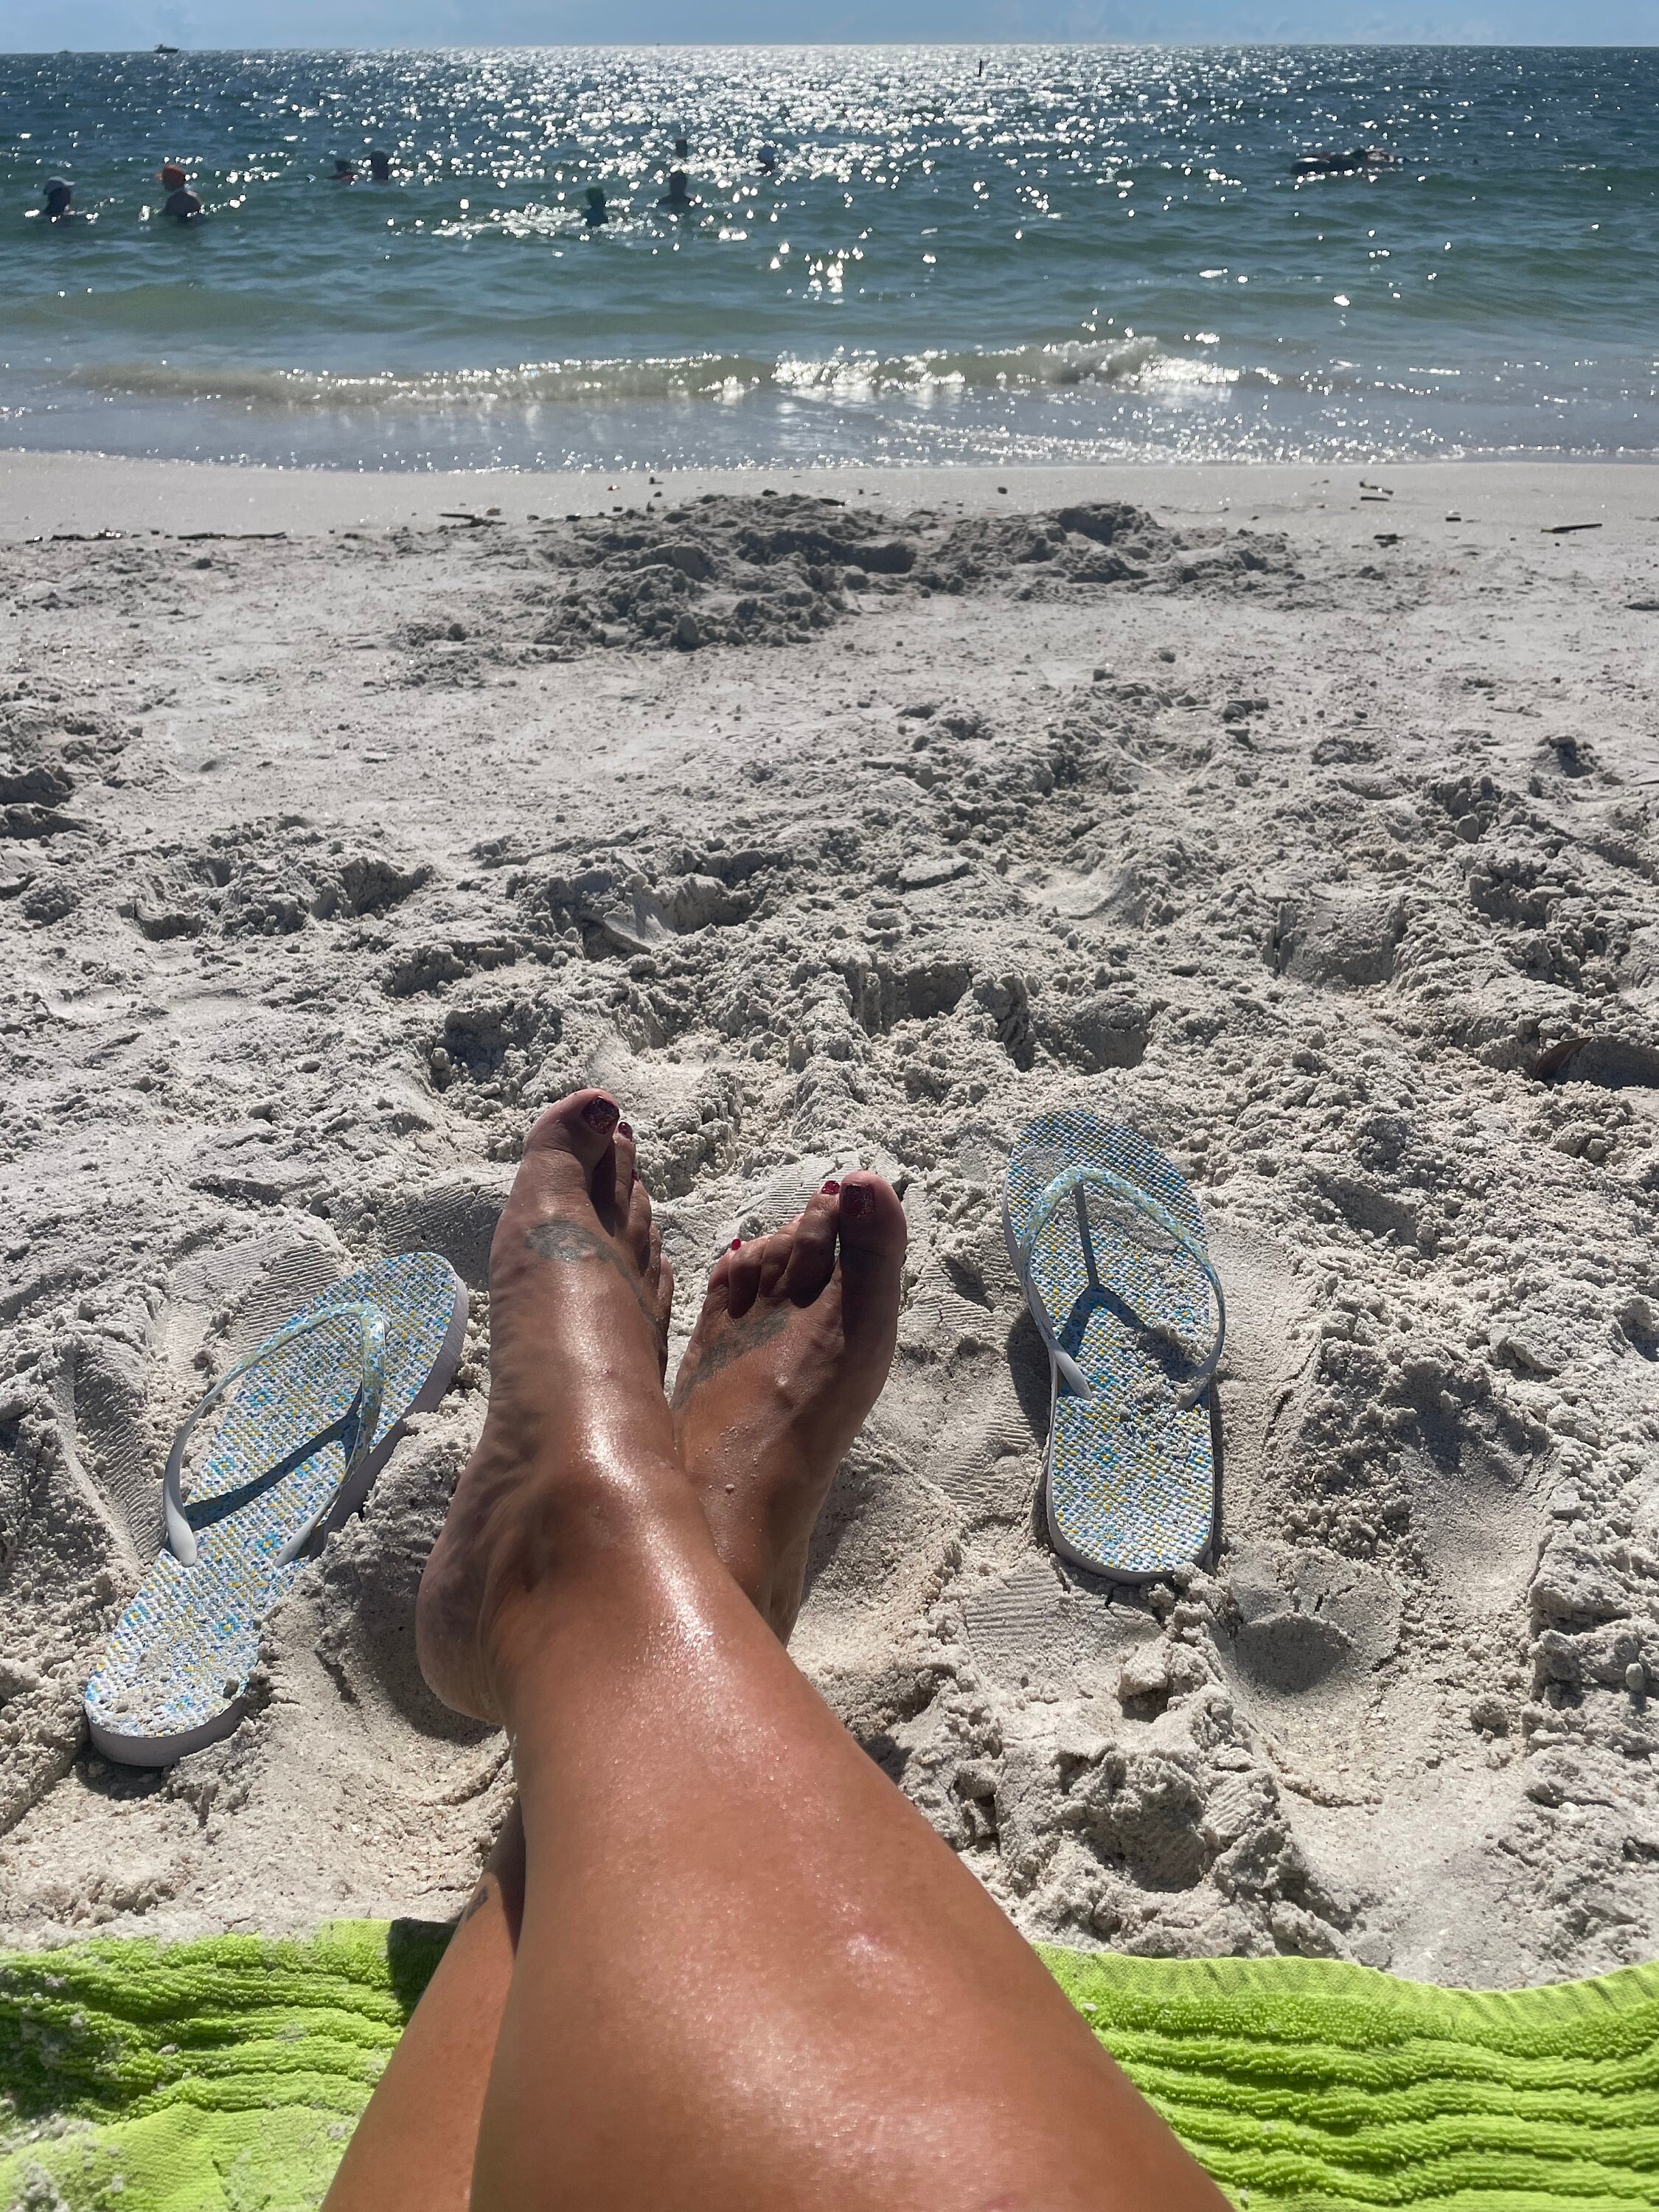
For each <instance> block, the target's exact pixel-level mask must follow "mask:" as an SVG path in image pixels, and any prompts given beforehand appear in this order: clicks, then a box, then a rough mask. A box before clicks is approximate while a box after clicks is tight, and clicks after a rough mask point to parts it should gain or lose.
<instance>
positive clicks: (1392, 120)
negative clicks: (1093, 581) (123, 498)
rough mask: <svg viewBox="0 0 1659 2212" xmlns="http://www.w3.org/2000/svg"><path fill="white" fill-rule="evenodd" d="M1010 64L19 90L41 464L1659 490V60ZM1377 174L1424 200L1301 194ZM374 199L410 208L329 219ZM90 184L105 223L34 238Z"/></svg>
mask: <svg viewBox="0 0 1659 2212" xmlns="http://www.w3.org/2000/svg"><path fill="white" fill-rule="evenodd" d="M979 58H980V57H979V55H977V54H976V53H975V52H972V51H969V50H968V49H963V48H938V47H908V48H898V47H884V48H867V47H866V48H817V49H806V50H797V51H789V52H784V51H777V52H767V51H762V50H758V49H755V48H733V49H723V50H722V49H714V48H707V47H705V48H696V49H688V50H685V51H683V52H675V51H671V50H669V49H665V48H653V49H650V50H629V51H623V50H590V51H577V50H572V49H542V50H521V49H514V50H511V51H477V52H441V53H376V54H351V53H331V54H324V53H316V54H308V53H216V54H185V55H179V56H176V57H160V56H154V55H84V54H61V55H52V56H16V55H12V56H0V301H3V319H0V441H4V442H9V443H12V444H21V445H30V446H78V447H100V448H103V449H106V450H109V451H118V452H124V453H160V454H188V455H197V456H203V457H213V458H238V457H247V458H253V459H270V460H284V461H310V462H325V463H331V464H336V465H350V466H357V465H363V466H368V465H385V464H392V465H409V466H450V465H476V464H486V463H494V462H501V463H535V462H540V463H586V462H597V463H604V464H608V463H610V462H612V461H617V460H622V459H628V460H630V461H635V462H640V463H659V464H672V463H675V462H692V461H701V462H710V463H716V462H718V463H731V462H742V461H745V460H751V459H752V460H774V461H777V460H784V461H789V462H792V463H800V462H805V461H808V460H857V461H860V462H869V461H872V460H884V459H885V460H904V461H919V460H930V459H931V460H952V459H962V460H996V461H999V462H1018V461H1021V460H1030V461H1038V460H1041V461H1055V460H1085V459H1111V458H1117V457H1124V456H1133V457H1140V458H1154V457H1159V456H1168V457H1171V458H1182V459H1201V458H1212V457H1240V456H1256V457H1262V458H1285V459H1294V458H1307V459H1330V460H1334V459H1350V458H1355V457H1358V458H1361V459H1383V458H1385V457H1388V456H1390V455H1394V456H1406V455H1411V454H1424V455H1440V456H1452V455H1462V454H1503V453H1531V454H1583V455H1598V456H1608V455H1614V456H1617V455H1624V454H1631V455H1641V456H1644V457H1646V456H1649V455H1651V454H1652V453H1654V452H1655V451H1656V449H1659V49H1652V48H1644V49H1630V50H1618V49H1609V48H1571V49H1560V50H1548V49H1542V48H1530V49H1515V50H1504V49H1493V48H1478V49H1477V48H1467V49H1448V48H1444V47H1422V48H1416V49H1411V48H1402V47H1375V48H1364V47H1353V46H1345V47H1331V48H1323V49H1322V48H1305V47H1304V48H1267V47H1245V48H1232V49H1225V48H1219V47H1206V48H1172V49H1168V50H1158V49H1154V48H1148V47H1041V48H1040V47H1018V48H1016V47H1004V48H995V49H988V50H986V52H985V55H984V59H985V62H986V70H985V74H984V76H983V77H982V78H981V77H979V76H977V75H976V64H977V61H978V60H979ZM682 132H683V133H684V135H685V136H686V137H687V138H688V139H689V142H690V156H689V160H688V161H687V163H686V167H688V169H689V171H690V179H691V190H692V192H693V194H694V195H695V197H696V206H695V207H694V208H693V209H692V210H690V213H689V214H684V215H679V216H676V215H673V214H665V213H663V212H661V211H659V210H658V209H657V207H656V205H655V202H656V200H657V198H658V197H659V195H660V194H661V193H662V191H664V190H665V176H666V172H667V170H668V168H669V167H671V143H672V141H673V139H674V138H675V137H676V136H677V135H679V134H680V133H682ZM767 142H770V143H772V144H774V145H775V147H776V149H777V150H778V155H779V169H778V173H777V175H776V176H775V177H767V176H765V175H763V174H762V173H761V172H760V170H759V167H758V166H757V151H758V149H759V148H760V147H761V146H762V145H763V143H767ZM1358 144H1368V145H1372V146H1376V147H1378V148H1381V149H1385V150H1386V151H1387V152H1389V154H1391V155H1395V157H1397V166H1393V167H1387V168H1385V169H1383V170H1380V171H1379V172H1377V173H1373V174H1370V175H1354V176H1346V177H1328V178H1322V179H1317V180H1315V181H1298V180H1297V179H1296V177H1295V175H1294V173H1293V164H1294V162H1295V161H1296V159H1297V156H1299V155H1305V154H1307V153H1309V152H1310V151H1311V150H1312V149H1316V148H1321V147H1325V148H1339V149H1343V148H1348V147H1352V146H1355V145H1358ZM371 147H378V148H380V149H384V150H385V151H386V152H387V153H388V154H390V155H392V161H393V167H394V171H395V180H394V181H393V182H392V183H390V184H386V185H378V184H374V183H371V182H369V181H368V172H367V160H366V156H367V154H368V150H369V149H370V148H371ZM340 156H344V157H346V158H348V159H350V160H353V161H356V162H357V163H358V164H359V165H360V166H361V168H362V176H363V179H364V180H363V181H361V182H359V183H357V184H355V185H334V184H332V183H330V182H328V181H327V179H328V177H329V175H330V173H331V171H332V169H333V167H334V164H335V161H336V159H337V157H340ZM164 160H176V161H182V162H184V163H185V165H186V167H188V168H189V170H190V172H191V178H192V180H193V182H194V183H195V184H196V186H197V190H198V191H200V193H201V195H202V197H203V199H204V203H205V209H206V211H205V213H204V216H203V218H202V219H201V220H200V222H197V223H196V224H194V225H192V226H191V227H189V228H179V227H178V226H176V225H174V224H172V223H170V222H166V221H164V220H163V219H162V218H161V216H159V214H158V212H157V210H158V209H159V206H160V203H161V197H162V187H161V185H159V184H158V183H157V182H156V181H155V171H156V170H157V169H158V168H159V167H160V166H161V162H162V161H164ZM51 175H62V176H64V177H67V178H69V179H71V180H72V181H73V183H74V185H75V187H76V206H77V208H78V209H79V210H81V211H82V215H81V219H80V220H78V221H76V222H72V223H68V224H63V225H57V226H53V225H49V224H47V223H46V222H45V221H43V220H41V219H40V217H39V216H36V215H34V214H33V212H32V210H33V208H35V207H36V206H37V205H38V203H39V188H40V183H41V181H42V180H43V179H45V178H46V177H48V176H51ZM596 183H597V184H599V185H601V186H602V187H603V189H604V190H605V192H606V193H607V195H608V196H609V198H610V204H611V221H610V222H607V224H606V225H605V228H604V229H603V230H602V231H600V232H599V233H598V234H594V235H589V234H588V233H587V231H586V227H585V226H584V224H583V222H582V221H581V217H580V208H581V205H582V203H583V194H584V191H585V188H586V186H588V185H591V184H596Z"/></svg>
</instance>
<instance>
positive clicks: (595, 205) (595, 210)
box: [582, 185, 611, 230]
mask: <svg viewBox="0 0 1659 2212" xmlns="http://www.w3.org/2000/svg"><path fill="white" fill-rule="evenodd" d="M583 197H584V198H585V199H586V203H587V204H586V207H584V208H583V210H582V221H583V222H585V223H586V225H587V227H588V228H589V229H590V230H597V229H598V228H599V225H600V224H601V223H602V222H610V220H611V210H610V208H609V207H608V205H607V204H606V202H605V194H604V192H603V191H601V190H600V188H599V185H589V186H588V188H587V190H586V192H585V193H584V194H583Z"/></svg>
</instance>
